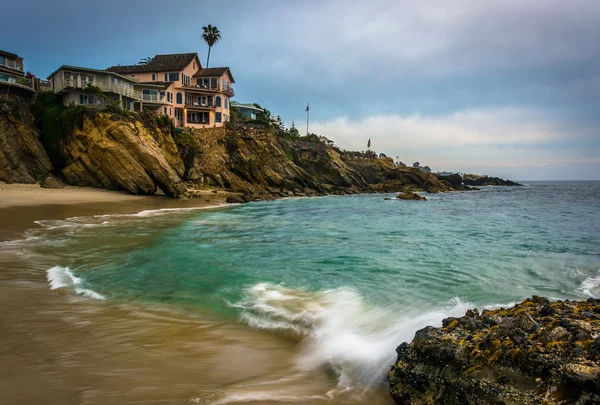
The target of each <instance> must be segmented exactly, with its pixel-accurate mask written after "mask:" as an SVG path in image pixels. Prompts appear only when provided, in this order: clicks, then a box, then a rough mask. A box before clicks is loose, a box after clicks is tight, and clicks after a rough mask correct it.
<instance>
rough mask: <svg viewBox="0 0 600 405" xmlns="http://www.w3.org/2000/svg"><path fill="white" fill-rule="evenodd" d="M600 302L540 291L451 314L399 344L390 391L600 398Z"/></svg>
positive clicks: (409, 399) (551, 400)
mask: <svg viewBox="0 0 600 405" xmlns="http://www.w3.org/2000/svg"><path fill="white" fill-rule="evenodd" d="M598 308H600V300H598V299H589V300H587V301H579V302H576V301H557V302H550V301H548V300H547V299H545V298H542V297H533V298H530V299H526V300H525V301H523V302H521V303H520V304H517V305H515V306H513V307H511V308H508V309H505V308H500V309H496V310H484V311H483V312H482V313H481V314H479V312H478V311H476V310H469V311H467V313H466V314H465V316H463V317H461V318H447V319H444V320H443V321H442V327H441V328H434V327H431V326H429V327H427V328H424V329H422V330H420V331H418V332H417V333H416V334H415V338H414V339H413V341H412V342H411V343H410V344H408V343H402V344H401V345H400V346H398V348H397V350H396V351H397V353H398V357H397V359H396V361H395V363H394V365H393V366H392V368H391V370H390V371H389V373H388V377H389V381H390V393H391V395H392V397H393V398H394V399H395V400H396V402H397V403H399V404H443V403H452V404H507V405H508V404H542V403H543V404H597V403H600V352H599V351H598V339H599V338H598V336H599V334H600V314H599V313H598V312H595V310H596V309H598Z"/></svg>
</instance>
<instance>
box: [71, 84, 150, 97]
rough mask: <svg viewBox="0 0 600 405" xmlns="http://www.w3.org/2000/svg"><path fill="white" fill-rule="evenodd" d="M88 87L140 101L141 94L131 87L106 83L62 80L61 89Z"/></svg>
mask: <svg viewBox="0 0 600 405" xmlns="http://www.w3.org/2000/svg"><path fill="white" fill-rule="evenodd" d="M88 86H94V87H97V88H99V89H100V90H102V91H106V92H110V93H116V94H120V95H122V96H125V97H129V98H133V99H135V100H140V99H141V98H142V93H141V92H140V91H138V90H134V89H133V88H132V87H126V86H123V85H119V84H114V83H108V85H105V84H102V85H99V84H98V83H96V82H94V81H88V80H74V79H63V89H64V88H73V89H84V90H85V89H88Z"/></svg>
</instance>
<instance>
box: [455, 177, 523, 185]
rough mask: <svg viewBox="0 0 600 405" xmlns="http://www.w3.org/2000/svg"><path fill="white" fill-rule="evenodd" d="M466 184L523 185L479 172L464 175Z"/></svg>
mask: <svg viewBox="0 0 600 405" xmlns="http://www.w3.org/2000/svg"><path fill="white" fill-rule="evenodd" d="M463 183H464V185H465V186H522V184H520V183H516V182H514V181H510V180H504V179H501V178H499V177H490V176H480V175H478V174H465V175H464V176H463Z"/></svg>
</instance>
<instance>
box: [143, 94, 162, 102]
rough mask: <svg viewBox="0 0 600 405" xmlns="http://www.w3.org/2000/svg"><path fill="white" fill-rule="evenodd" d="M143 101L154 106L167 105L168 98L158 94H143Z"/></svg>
mask: <svg viewBox="0 0 600 405" xmlns="http://www.w3.org/2000/svg"><path fill="white" fill-rule="evenodd" d="M142 101H143V102H144V103H152V104H165V103H166V102H167V99H166V97H164V96H163V97H161V96H159V95H156V94H142Z"/></svg>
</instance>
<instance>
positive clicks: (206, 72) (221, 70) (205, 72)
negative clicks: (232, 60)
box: [194, 66, 235, 83]
mask: <svg viewBox="0 0 600 405" xmlns="http://www.w3.org/2000/svg"><path fill="white" fill-rule="evenodd" d="M228 72H229V76H230V77H231V82H232V83H235V79H234V78H233V75H232V74H231V70H229V68H228V67H227V66H225V67H213V68H204V69H200V70H199V71H198V72H196V74H195V75H194V77H208V76H223V75H224V74H225V73H228Z"/></svg>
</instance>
